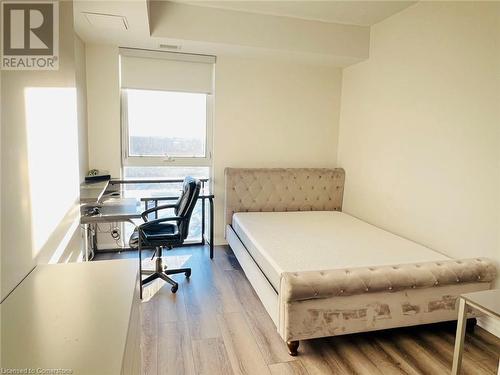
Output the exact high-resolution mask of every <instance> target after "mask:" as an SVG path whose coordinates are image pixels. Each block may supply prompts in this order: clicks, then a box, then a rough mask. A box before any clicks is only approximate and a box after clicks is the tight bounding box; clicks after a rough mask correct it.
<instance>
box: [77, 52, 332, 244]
mask: <svg viewBox="0 0 500 375" xmlns="http://www.w3.org/2000/svg"><path fill="white" fill-rule="evenodd" d="M86 53H87V90H88V103H87V105H88V110H89V114H88V115H89V118H88V119H89V166H90V168H103V169H108V170H110V171H111V173H112V175H113V176H119V173H120V165H121V160H120V147H121V146H120V137H121V135H120V102H119V80H118V49H117V48H116V47H113V46H105V45H91V44H89V45H87V46H86ZM215 77H216V83H215V121H214V171H213V172H214V177H215V194H216V202H215V207H216V217H215V230H216V243H224V232H223V221H224V218H223V208H224V200H223V199H224V168H226V167H238V166H239V167H244V166H245V167H262V166H268V167H272V166H275V167H329V166H330V167H331V166H334V165H335V161H336V153H337V149H336V141H335V140H336V139H337V131H338V118H339V106H340V84H341V71H340V69H337V68H329V67H321V66H313V65H301V64H293V63H284V62H276V61H266V60H263V59H241V58H234V57H228V56H219V57H218V58H217V63H216V67H215ZM332 140H334V142H333V143H332Z"/></svg>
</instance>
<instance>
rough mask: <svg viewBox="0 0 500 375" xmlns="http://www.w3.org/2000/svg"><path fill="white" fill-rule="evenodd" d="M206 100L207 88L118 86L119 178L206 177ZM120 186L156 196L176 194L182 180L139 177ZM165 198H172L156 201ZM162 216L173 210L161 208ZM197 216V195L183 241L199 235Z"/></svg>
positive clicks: (207, 163) (207, 148)
mask: <svg viewBox="0 0 500 375" xmlns="http://www.w3.org/2000/svg"><path fill="white" fill-rule="evenodd" d="M207 103H208V98H207V94H198V93H185V92H172V91H161V90H136V89H124V90H122V113H123V115H122V121H123V134H124V151H125V152H124V158H123V176H124V178H125V179H138V180H140V179H142V180H144V179H158V180H169V179H183V178H184V177H185V176H188V175H189V176H193V177H196V178H209V177H210V156H211V155H210V151H209V143H208V142H207V139H208V134H209V128H208V125H209V122H208V121H207V118H208V113H207V110H208V104H207ZM207 186H208V185H207ZM125 188H126V189H127V190H128V195H129V196H130V195H135V194H136V195H137V196H138V197H139V196H144V190H148V194H153V195H157V196H178V195H179V194H180V190H181V188H182V183H141V184H130V185H125ZM141 190H142V193H141ZM166 203H172V201H168V202H167V201H159V202H158V204H159V205H161V204H166ZM151 205H152V203H150V207H151ZM162 216H173V214H172V212H171V211H170V210H165V211H164V212H161V213H160V217H162ZM201 220H202V215H201V202H200V201H199V202H198V203H197V205H196V207H195V210H194V212H193V216H192V218H191V223H190V233H189V237H188V240H189V241H199V240H201ZM126 235H127V234H126Z"/></svg>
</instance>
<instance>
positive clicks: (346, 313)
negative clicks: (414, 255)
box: [278, 258, 496, 341]
mask: <svg viewBox="0 0 500 375" xmlns="http://www.w3.org/2000/svg"><path fill="white" fill-rule="evenodd" d="M495 277H496V268H495V266H494V265H493V263H492V262H490V261H489V260H487V259H483V258H476V259H464V260H449V261H441V262H428V263H417V264H406V265H395V266H382V267H362V268H353V269H337V270H329V271H309V272H299V273H295V272H294V273H292V272H287V273H284V274H283V275H282V278H281V285H280V288H281V289H280V292H279V323H278V331H279V333H280V335H281V337H282V338H283V339H284V340H285V341H296V340H302V339H309V338H317V337H324V336H335V335H341V334H347V333H355V332H364V331H373V330H379V329H386V328H394V327H402V326H410V325H417V324H426V323H434V322H440V321H447V320H454V319H456V318H457V310H456V306H455V302H456V299H457V297H458V296H459V295H460V294H462V293H468V292H473V291H478V290H485V289H489V288H490V283H491V281H493V280H494V279H495Z"/></svg>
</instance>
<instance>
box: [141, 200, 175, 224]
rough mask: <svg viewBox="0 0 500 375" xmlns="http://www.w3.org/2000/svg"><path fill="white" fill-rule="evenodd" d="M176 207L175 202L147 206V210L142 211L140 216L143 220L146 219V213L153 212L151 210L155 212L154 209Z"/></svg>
mask: <svg viewBox="0 0 500 375" xmlns="http://www.w3.org/2000/svg"><path fill="white" fill-rule="evenodd" d="M176 207H177V204H176V203H170V204H162V205H161V206H156V207H152V208H148V209H147V210H145V211H143V212H142V214H141V216H142V219H143V220H145V221H148V215H149V214H150V213H153V212H156V211H160V210H166V209H168V208H176Z"/></svg>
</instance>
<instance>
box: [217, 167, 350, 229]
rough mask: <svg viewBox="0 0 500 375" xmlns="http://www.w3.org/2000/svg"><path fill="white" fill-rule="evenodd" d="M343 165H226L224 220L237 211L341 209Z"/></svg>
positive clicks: (231, 216) (230, 220)
mask: <svg viewBox="0 0 500 375" xmlns="http://www.w3.org/2000/svg"><path fill="white" fill-rule="evenodd" d="M344 179H345V172H344V170H343V169H341V168H336V169H327V168H289V169H283V168H262V169H257V168H226V170H225V184H226V185H225V219H226V225H227V224H232V219H233V214H234V213H235V212H249V211H253V212H255V211H264V212H269V211H277V212H283V211H340V210H342V196H343V193H344Z"/></svg>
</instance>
